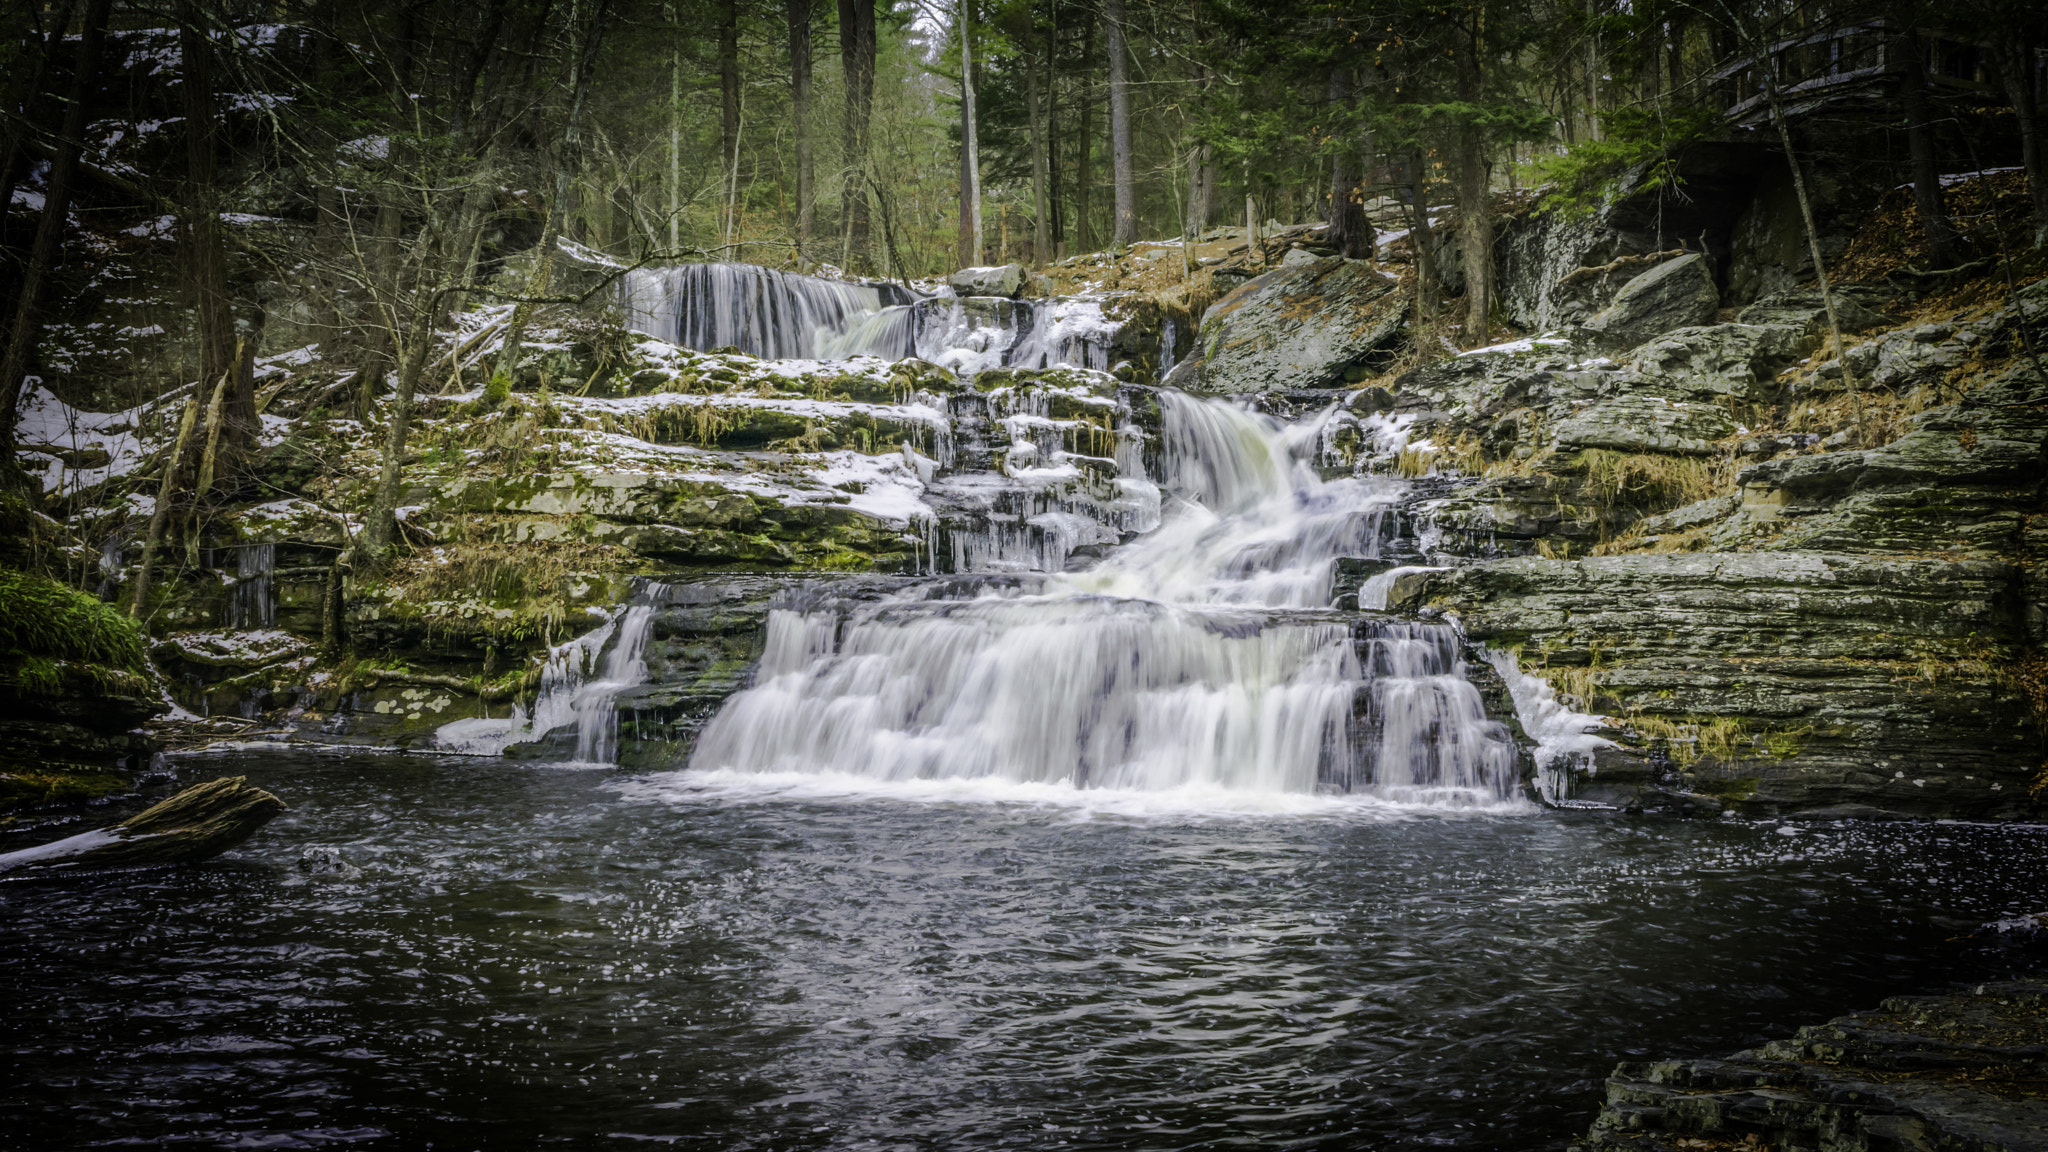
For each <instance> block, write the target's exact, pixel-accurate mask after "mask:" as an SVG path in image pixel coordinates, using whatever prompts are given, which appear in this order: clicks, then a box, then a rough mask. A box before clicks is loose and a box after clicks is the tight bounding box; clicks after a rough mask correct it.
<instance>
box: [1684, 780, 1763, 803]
mask: <svg viewBox="0 0 2048 1152" xmlns="http://www.w3.org/2000/svg"><path fill="white" fill-rule="evenodd" d="M1762 783H1763V777H1761V776H1737V777H1736V778H1734V779H1732V780H1698V779H1695V780H1694V781H1693V789H1692V790H1693V791H1694V792H1697V793H1699V794H1700V795H1702V796H1712V797H1714V798H1715V799H1717V800H1747V799H1749V798H1750V797H1751V796H1754V795H1756V790H1757V786H1758V785H1760V784H1762Z"/></svg>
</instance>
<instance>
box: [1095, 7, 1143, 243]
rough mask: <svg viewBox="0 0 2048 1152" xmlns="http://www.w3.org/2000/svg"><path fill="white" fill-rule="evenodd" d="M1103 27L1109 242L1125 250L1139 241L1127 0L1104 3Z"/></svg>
mask: <svg viewBox="0 0 2048 1152" xmlns="http://www.w3.org/2000/svg"><path fill="white" fill-rule="evenodd" d="M1102 25H1103V30H1104V32H1105V33H1106V34H1107V36H1108V43H1109V150H1110V162H1111V164H1112V165H1113V166H1114V167H1113V172H1114V175H1113V176H1112V178H1111V183H1112V186H1113V189H1112V194H1113V196H1114V199H1115V203H1116V219H1115V222H1114V226H1113V227H1112V228H1111V230H1110V235H1109V242H1110V244H1111V245H1112V246H1113V247H1117V248H1122V247H1124V246H1126V245H1128V244H1130V243H1131V242H1132V241H1133V240H1136V239H1137V238H1138V196H1137V181H1136V176H1135V169H1134V167H1133V164H1132V159H1131V56H1130V44H1129V38H1128V36H1127V34H1126V28H1125V23H1124V0H1103V5H1102Z"/></svg>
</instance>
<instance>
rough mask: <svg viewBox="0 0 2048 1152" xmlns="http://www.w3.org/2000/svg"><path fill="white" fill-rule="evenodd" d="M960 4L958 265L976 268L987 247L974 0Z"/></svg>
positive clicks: (963, 0)
mask: <svg viewBox="0 0 2048 1152" xmlns="http://www.w3.org/2000/svg"><path fill="white" fill-rule="evenodd" d="M958 2H959V5H960V263H961V264H963V265H970V266H971V265H978V264H980V263H981V262H982V253H983V252H984V251H985V250H986V248H987V246H986V245H985V244H984V243H983V242H982V228H981V146H980V142H979V140H978V139H977V138H976V135H975V123H974V0H958Z"/></svg>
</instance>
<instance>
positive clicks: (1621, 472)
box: [1577, 448, 1734, 508]
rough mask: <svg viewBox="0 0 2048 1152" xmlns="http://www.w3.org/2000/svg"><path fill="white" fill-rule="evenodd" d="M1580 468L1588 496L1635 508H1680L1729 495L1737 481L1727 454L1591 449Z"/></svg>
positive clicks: (1580, 457)
mask: <svg viewBox="0 0 2048 1152" xmlns="http://www.w3.org/2000/svg"><path fill="white" fill-rule="evenodd" d="M1577 467H1578V468H1579V469H1580V470H1581V471H1582V472H1583V475H1584V476H1585V486H1586V494H1587V495H1588V496H1589V497H1592V498H1594V499H1596V500H1604V501H1606V502H1607V503H1610V504H1619V505H1627V506H1630V507H1636V508H1648V507H1659V506H1661V507H1679V506H1682V505H1686V504H1691V503H1693V502H1695V501H1699V500H1705V499H1706V498H1708V497H1709V496H1713V495H1716V494H1718V493H1720V492H1721V491H1723V490H1725V489H1726V488H1727V487H1728V486H1729V484H1730V483H1731V482H1732V481H1733V479H1734V469H1733V462H1732V460H1731V459H1730V458H1729V457H1728V456H1725V455H1715V456H1663V455H1652V454H1647V453H1633V452H1614V451H1610V450H1608V449H1605V448H1588V449H1585V450H1584V451H1582V452H1580V453H1579V458H1578V463H1577Z"/></svg>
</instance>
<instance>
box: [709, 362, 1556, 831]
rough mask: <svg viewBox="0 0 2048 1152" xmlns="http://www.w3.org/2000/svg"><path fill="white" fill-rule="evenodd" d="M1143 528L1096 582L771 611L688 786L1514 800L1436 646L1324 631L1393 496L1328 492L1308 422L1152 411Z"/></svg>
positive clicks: (1077, 579) (1373, 485) (1074, 578)
mask: <svg viewBox="0 0 2048 1152" xmlns="http://www.w3.org/2000/svg"><path fill="white" fill-rule="evenodd" d="M1160 401H1161V406H1162V408H1163V410H1164V411H1163V416H1164V420H1165V427H1164V433H1165V434H1164V436H1163V438H1162V448H1161V471H1162V473H1163V477H1162V478H1163V480H1164V482H1165V486H1166V487H1167V488H1168V489H1169V491H1171V492H1172V493H1173V499H1172V501H1171V506H1170V508H1169V509H1168V510H1167V512H1166V513H1165V515H1164V523H1163V524H1162V526H1161V527H1160V528H1159V529H1158V530H1156V531H1154V532H1151V533H1149V534H1148V535H1146V536H1143V537H1141V538H1139V539H1138V540H1136V541H1134V542H1132V543H1130V544H1128V545H1125V546H1124V547H1123V548H1121V549H1119V550H1118V551H1117V552H1115V553H1113V554H1112V555H1111V556H1110V557H1109V558H1108V559H1106V560H1104V561H1102V562H1101V563H1099V564H1097V565H1096V566H1095V567H1093V568H1092V569H1089V570H1087V571H1084V572H1078V573H1072V574H1048V575H1046V576H1044V577H1039V578H1033V580H1032V581H1029V582H1019V581H1011V582H1008V583H1003V584H996V583H989V582H980V583H978V584H977V583H976V582H972V581H968V582H961V581H950V582H946V583H944V584H933V585H926V586H922V587H920V588H916V589H913V590H911V591H908V592H905V593H902V594H900V595H898V596H896V597H894V598H892V599H887V600H883V601H881V602H879V603H876V602H863V603H848V604H844V605H831V604H825V605H819V604H815V603H813V604H804V605H799V604H789V605H785V606H783V607H780V608H778V609H776V610H775V611H773V612H772V613H771V614H770V616H769V619H768V626H767V642H766V651H765V654H764V656H763V658H762V660H761V663H760V666H759V669H758V672H757V674H756V677H755V681H754V684H753V686H752V687H751V688H749V689H747V690H746V691H744V692H741V693H739V694H737V695H735V696H734V697H732V698H731V699H729V700H728V701H727V702H726V704H725V707H724V708H723V709H722V710H721V711H720V712H719V714H718V715H717V716H716V717H714V718H713V719H712V721H711V722H710V723H709V724H708V725H707V726H706V727H705V729H704V731H703V733H702V736H701V738H700V740H699V742H698V745H697V748H696V751H695V753H694V754H693V756H692V758H691V761H690V767H691V768H692V769H693V770H698V771H705V772H726V773H738V774H752V775H756V776H759V775H765V774H795V775H800V776H810V777H817V776H823V775H834V776H838V777H843V778H857V779H864V780H869V781H877V782H888V781H915V780H996V781H1006V782H1012V783H1018V784H1036V785H1059V786H1064V787H1067V788H1074V789H1123V790H1131V791H1140V792H1160V791H1170V790H1180V789H1222V790H1227V791H1230V792H1235V793H1241V794H1249V793H1261V794H1270V793H1313V792H1337V793H1347V792H1348V793H1364V794H1368V795H1372V796H1377V797H1379V798H1382V799H1385V800H1388V801H1393V802H1399V803H1409V804H1418V805H1424V806H1430V807H1467V806H1475V805H1492V804H1498V803H1502V802H1506V801H1509V800H1510V799H1511V798H1512V797H1513V796H1514V794H1515V790H1516V788H1517V786H1518V780H1517V753H1516V750H1515V748H1514V745H1513V744H1512V742H1511V741H1510V739H1509V737H1508V733H1507V731H1506V729H1505V728H1504V727H1503V726H1502V725H1500V724H1499V723H1497V722H1495V721H1492V720H1490V719H1488V718H1487V717H1486V714H1485V710H1484V707H1483V705H1482V703H1481V701H1480V697H1479V693H1478V691H1477V689H1476V688H1474V687H1473V685H1472V684H1471V683H1470V681H1469V680H1467V679H1466V678H1465V676H1464V670H1465V667H1464V663H1463V661H1462V658H1461V657H1460V655H1459V653H1460V651H1461V645H1460V642H1459V639H1458V636H1457V634H1456V632H1455V630H1454V629H1452V628H1451V627H1450V626H1448V625H1442V624H1422V623H1395V622H1379V621H1368V622H1362V623H1355V622H1354V621H1353V620H1352V618H1350V617H1347V616H1342V615H1339V614H1337V613H1335V612H1333V611H1331V610H1330V608H1329V604H1330V597H1331V582H1332V575H1333V570H1334V567H1335V563H1336V561H1337V559H1338V558H1340V557H1372V556H1377V555H1378V553H1379V550H1380V545H1381V533H1382V531H1383V529H1384V528H1385V527H1386V526H1387V525H1388V524H1389V523H1390V522H1391V517H1390V515H1389V513H1390V511H1391V509H1392V507H1393V506H1394V503H1395V501H1396V500H1397V499H1398V497H1399V490H1400V485H1399V483H1398V482H1396V481H1390V480H1368V479H1358V478H1346V479H1341V480H1335V481H1328V482H1325V481H1323V480H1321V479H1319V478H1318V476H1317V475H1316V472H1315V470H1314V469H1313V467H1311V466H1310V464H1309V462H1308V457H1309V456H1310V455H1311V454H1312V453H1313V451H1314V450H1315V446H1316V444H1317V439H1318V435H1319V427H1318V425H1319V422H1318V421H1312V422H1310V423H1309V424H1307V425H1301V426H1294V427H1284V426H1282V425H1280V424H1278V423H1277V422H1275V421H1273V420H1271V419H1269V418H1267V417H1264V416H1259V415H1256V414H1254V413H1251V412H1248V411H1245V410H1244V409H1241V408H1237V407H1233V406H1231V405H1229V404H1227V403H1224V402H1221V401H1199V400H1194V399H1190V398H1188V397H1185V396H1181V395H1179V394H1178V393H1171V392H1168V393H1162V394H1161V397H1160Z"/></svg>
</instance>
